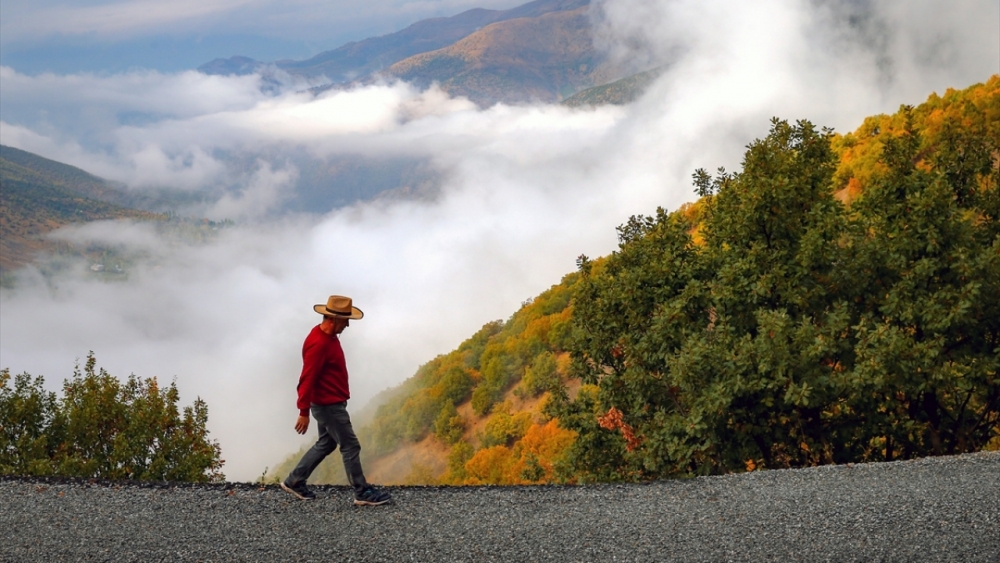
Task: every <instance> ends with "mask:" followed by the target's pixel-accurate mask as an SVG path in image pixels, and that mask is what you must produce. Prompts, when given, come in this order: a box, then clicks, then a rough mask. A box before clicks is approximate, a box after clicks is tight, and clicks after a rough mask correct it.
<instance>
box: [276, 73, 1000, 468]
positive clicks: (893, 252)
mask: <svg viewBox="0 0 1000 563" xmlns="http://www.w3.org/2000/svg"><path fill="white" fill-rule="evenodd" d="M810 127H811V126H809V125H808V124H807V123H803V124H800V125H795V126H790V125H787V124H784V125H782V124H781V123H777V124H776V125H775V129H774V130H773V131H772V135H771V136H769V137H768V139H765V140H762V141H757V142H755V143H754V144H752V145H751V147H750V150H748V153H747V161H746V162H745V167H746V168H745V170H744V172H743V173H741V174H736V175H734V174H730V175H724V176H722V177H719V178H715V179H712V178H710V177H708V176H707V175H704V174H702V173H699V174H696V185H697V186H698V189H699V190H700V191H701V192H702V193H703V194H704V196H703V197H702V198H701V199H700V200H699V201H697V202H695V203H692V204H689V205H685V206H683V207H681V208H680V209H678V210H676V211H674V212H672V213H667V212H660V213H659V214H658V215H657V216H656V217H649V218H646V217H641V216H639V217H636V218H633V220H632V221H630V222H629V223H628V224H626V225H622V226H621V227H619V236H620V239H621V241H622V243H621V248H620V250H619V251H618V252H615V253H614V254H612V255H611V256H609V257H606V258H601V259H598V260H594V261H589V260H587V259H583V260H581V270H580V272H577V273H573V274H569V275H567V276H566V277H565V278H564V279H563V280H562V282H561V283H560V284H558V285H556V286H553V287H552V288H551V289H549V290H548V291H546V292H544V293H542V294H541V295H539V296H538V297H537V298H535V299H534V300H533V301H531V302H528V303H525V304H524V306H523V307H522V308H521V309H520V310H518V311H517V312H516V313H514V314H513V315H512V316H511V317H510V319H508V320H507V321H495V322H492V323H488V324H486V325H485V326H484V327H483V328H482V329H481V330H480V331H479V332H477V333H476V334H474V335H473V336H471V337H470V338H469V339H468V340H466V341H465V342H463V343H462V344H461V345H460V346H459V347H458V349H456V350H454V351H452V352H450V353H448V354H445V355H442V356H439V357H437V358H435V359H434V360H432V361H430V362H428V363H427V364H425V365H424V366H421V367H420V369H419V370H418V371H417V373H416V374H415V375H414V376H413V377H411V378H410V379H408V380H406V381H405V382H404V383H403V384H401V385H400V386H399V387H397V388H394V389H392V390H389V391H387V392H386V393H384V394H383V395H382V396H380V397H377V398H376V399H375V401H374V402H375V404H378V405H380V406H379V407H378V408H377V411H376V413H375V415H374V417H373V418H372V420H371V421H370V422H367V421H366V422H365V423H364V425H363V426H364V427H363V428H362V429H361V431H360V432H359V435H360V436H361V439H362V443H363V447H364V454H363V455H364V463H365V467H366V471H367V473H368V474H369V475H371V476H372V478H373V481H377V482H381V483H407V484H433V483H452V484H483V483H492V484H518V483H542V482H567V481H568V482H574V481H581V480H582V481H587V480H636V479H649V478H662V477H665V476H679V475H691V474H698V473H705V472H708V473H720V472H732V471H749V470H753V469H755V468H759V467H787V466H803V465H818V464H824V463H834V462H835V463H844V462H847V461H873V460H892V459H900V458H910V457H919V456H923V455H935V454H941V453H957V452H961V451H975V450H977V449H993V450H996V449H1000V376H998V367H1000V365H998V362H1000V324H998V319H1000V285H998V283H1000V282H998V281H997V280H1000V76H994V77H992V78H990V80H989V81H987V82H986V83H984V84H977V85H975V86H972V87H969V88H967V89H965V90H962V91H956V90H948V91H947V92H945V93H944V94H943V95H937V94H933V95H931V96H930V97H929V98H928V100H927V101H926V102H925V103H924V104H921V105H920V106H917V107H915V108H908V107H902V108H901V109H900V111H899V112H897V113H895V114H892V115H878V116H872V117H869V118H867V119H866V120H865V121H864V123H863V124H862V125H861V126H860V127H859V128H858V129H857V130H856V131H854V132H851V133H847V134H842V135H841V134H825V133H822V132H819V131H817V130H815V129H810ZM810 131H811V132H810ZM785 134H788V135H791V137H789V139H791V138H799V139H800V141H795V142H791V144H786V145H782V144H781V143H780V142H779V141H780V139H781V138H782V137H781V135H785ZM795 135H800V137H795ZM796 142H801V143H803V144H801V145H796V144H795V143H796ZM807 147H808V149H807ZM772 153H773V154H772ZM806 157H808V159H811V160H800V159H802V158H806ZM788 159H791V160H788ZM762 166H763V167H764V170H765V171H763V172H762V171H761V167H762ZM783 167H784V168H783ZM787 167H791V170H794V171H796V172H795V174H799V173H802V174H805V175H804V176H802V177H801V178H799V177H796V176H794V175H789V172H787V170H786V169H787ZM783 170H785V171H783ZM900 170H902V172H900ZM806 180H808V181H809V182H812V183H811V184H810V185H811V186H812V188H809V189H811V190H814V191H811V192H810V191H809V190H807V189H806V188H804V187H798V186H797V184H796V183H801V182H804V181H806ZM792 182H796V183H792ZM773 198H778V200H781V203H774V202H771V199H773ZM809 198H813V199H814V202H813V203H808V201H809ZM799 199H801V200H802V201H798V200H799ZM786 200H787V201H786ZM792 200H796V201H792ZM776 201H777V200H776ZM758 215H760V216H759V217H758ZM762 225H763V226H767V225H772V226H771V227H768V228H767V230H766V232H765V235H767V237H770V241H771V242H769V243H767V245H763V246H758V245H756V244H755V243H752V240H753V239H754V237H755V236H757V235H755V234H754V233H755V231H754V229H760V228H763V227H762ZM741 229H744V230H745V229H749V230H748V231H746V232H744V230H741ZM777 233H784V234H781V235H779V234H777ZM796 233H798V234H796ZM724 237H730V238H731V240H730V239H729V238H724ZM781 237H785V238H787V239H788V241H789V242H788V243H786V242H780V241H779V238H781ZM800 237H801V238H800ZM824 241H825V242H824ZM746 245H749V246H747V248H743V246H746ZM768 245H770V246H768ZM774 245H777V246H774ZM755 269H760V272H757V271H756V270H755ZM699 280H704V281H699ZM851 315H853V316H854V317H856V318H855V320H850V319H851V318H852V317H851ZM788 319H794V322H792V321H791V320H788ZM759 323H766V324H765V325H764V327H763V328H761V326H760V324H759ZM852 323H853V324H852ZM741 327H748V328H741ZM743 331H746V332H743ZM671 339H674V340H671ZM671 342H673V343H671ZM716 356H718V357H716ZM706 370H707V371H706ZM724 377H731V379H723V378H724ZM358 426H362V424H359V425H358ZM296 460H297V456H292V457H291V458H289V459H288V460H286V461H285V462H284V464H283V465H281V466H280V467H278V468H276V470H275V471H274V472H273V473H272V478H277V477H283V476H284V475H285V474H287V472H288V470H289V469H290V468H291V466H292V465H294V463H295V461H296ZM314 481H316V482H320V483H322V482H342V481H343V469H341V465H340V459H339V457H338V456H336V455H334V456H332V459H328V460H327V461H326V462H324V465H323V466H321V469H320V470H319V471H318V472H317V474H316V475H315V477H314Z"/></svg>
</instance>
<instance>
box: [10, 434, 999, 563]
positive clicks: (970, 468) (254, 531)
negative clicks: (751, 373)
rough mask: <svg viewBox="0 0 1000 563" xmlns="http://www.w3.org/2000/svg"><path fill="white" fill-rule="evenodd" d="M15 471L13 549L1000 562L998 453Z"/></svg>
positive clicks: (110, 553) (292, 557)
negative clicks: (411, 483)
mask: <svg viewBox="0 0 1000 563" xmlns="http://www.w3.org/2000/svg"><path fill="white" fill-rule="evenodd" d="M390 490H391V492H392V494H393V497H394V499H395V501H394V503H393V504H391V505H387V506H382V507H365V508H355V507H353V506H352V504H351V500H352V498H353V497H352V495H351V493H350V491H349V490H348V489H346V488H344V487H333V486H330V487H317V488H316V491H317V493H318V494H319V499H318V500H316V501H308V502H306V501H299V500H296V499H294V498H293V497H291V496H290V495H288V494H287V493H284V492H282V491H281V490H280V489H278V488H277V487H275V486H268V487H263V488H262V487H259V486H256V485H251V484H218V485H184V484H160V485H150V484H137V483H98V482H84V481H67V480H44V479H22V478H11V477H5V478H2V480H0V560H2V561H46V562H52V561H144V562H145V561H206V562H207V561H428V562H431V561H435V562H436V561H475V562H479V561H511V562H514V561H558V562H570V561H657V562H659V561H748V560H753V561H970V562H971V561H984V562H986V561H989V562H994V563H995V562H997V561H1000V453H997V452H993V453H980V454H971V455H964V456H956V457H944V458H933V459H923V460H917V461H906V462H895V463H879V464H857V465H841V466H832V467H818V468H810V469H799V470H787V471H758V472H754V473H746V474H739V475H727V476H722V477H705V478H699V479H692V480H684V481H663V482H656V483H648V484H635V485H596V486H578V487H574V486H566V487H562V486H559V487H556V486H539V487H443V488H437V487H399V488H391V489H390Z"/></svg>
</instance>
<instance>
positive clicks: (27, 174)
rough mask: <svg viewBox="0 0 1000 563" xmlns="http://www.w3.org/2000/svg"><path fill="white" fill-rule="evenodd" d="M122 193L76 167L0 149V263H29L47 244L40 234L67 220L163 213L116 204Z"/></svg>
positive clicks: (8, 265)
mask: <svg viewBox="0 0 1000 563" xmlns="http://www.w3.org/2000/svg"><path fill="white" fill-rule="evenodd" d="M124 197H125V196H124V194H122V192H121V191H120V190H117V189H116V188H114V187H113V186H111V185H110V184H109V183H108V182H106V181H105V180H102V179H101V178H98V177H96V176H93V175H91V174H88V173H87V172H84V171H83V170H80V169H79V168H75V167H73V166H69V165H67V164H62V163H60V162H56V161H53V160H49V159H46V158H42V157H40V156H38V155H35V154H32V153H29V152H26V151H22V150H19V149H15V148H12V147H6V146H5V147H2V149H0V269H2V270H5V271H6V270H10V269H13V268H16V267H19V266H22V265H24V264H26V263H28V262H29V261H30V260H31V257H32V255H33V254H34V253H36V252H39V251H41V250H46V249H51V248H52V244H51V243H49V242H48V241H46V240H44V239H43V238H42V236H43V235H44V234H45V233H48V232H49V231H52V230H54V229H57V228H59V227H61V226H63V225H67V224H69V223H77V222H83V221H95V220H100V219H123V218H129V219H143V220H150V219H163V218H164V216H162V215H159V214H155V213H150V212H147V211H140V210H137V209H130V208H128V207H123V206H122V205H120V204H118V203H117V202H118V201H121V200H123V199H124Z"/></svg>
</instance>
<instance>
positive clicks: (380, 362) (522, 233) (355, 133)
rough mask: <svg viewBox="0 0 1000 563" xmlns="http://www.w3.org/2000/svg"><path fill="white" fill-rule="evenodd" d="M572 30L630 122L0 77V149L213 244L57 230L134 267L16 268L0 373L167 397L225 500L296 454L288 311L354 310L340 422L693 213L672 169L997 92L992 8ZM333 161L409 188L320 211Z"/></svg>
mask: <svg viewBox="0 0 1000 563" xmlns="http://www.w3.org/2000/svg"><path fill="white" fill-rule="evenodd" d="M247 9H249V8H247ZM591 12H592V15H593V19H594V25H595V27H596V30H597V38H598V44H599V46H600V47H601V48H602V49H604V50H606V52H608V53H609V55H610V56H612V57H620V58H622V59H623V60H631V61H640V62H642V63H643V64H642V65H641V66H644V67H646V68H650V67H653V66H659V65H666V69H667V70H666V71H665V72H664V74H663V75H662V76H661V78H660V79H659V80H658V81H657V82H656V83H655V84H654V85H653V86H652V87H651V88H650V89H649V90H648V91H647V93H646V94H645V95H644V96H643V97H642V98H641V99H640V100H638V101H637V102H635V103H633V104H631V105H628V106H624V107H619V106H605V107H600V108H596V109H595V108H590V109H570V108H566V107H563V106H559V105H524V106H507V105H499V104H498V105H494V106H492V107H489V108H479V107H477V106H475V105H474V104H472V103H471V102H469V101H468V100H465V99H454V98H450V97H449V96H448V95H447V94H445V93H444V92H442V91H440V90H439V89H437V88H433V87H432V88H431V89H429V90H425V91H420V90H417V89H415V88H413V87H411V86H410V85H408V84H405V83H389V84H377V85H371V86H366V87H359V88H356V89H353V90H346V91H327V92H324V93H322V94H320V95H319V96H313V95H312V94H310V93H308V92H307V91H304V88H306V87H308V86H309V84H306V83H299V82H294V81H292V80H291V79H288V80H287V82H286V83H284V84H283V85H282V86H281V88H280V91H277V92H275V91H273V90H270V91H268V90H267V89H266V88H264V89H262V85H263V83H262V78H261V77H260V76H258V75H249V76H230V77H223V76H206V75H203V74H199V73H197V72H193V71H187V72H178V73H163V72H157V71H148V70H135V71H130V72H124V73H115V74H101V73H96V74H90V73H83V74H37V75H32V74H27V73H23V72H20V71H19V70H18V69H16V68H11V67H3V68H2V69H0V99H2V100H3V102H2V106H0V119H2V124H0V142H2V143H3V144H4V145H8V146H13V147H17V148H20V149H23V150H27V151H31V152H34V153H37V154H40V155H42V156H45V157H47V158H51V159H54V160H58V161H60V162H65V163H68V164H72V165H74V166H78V167H80V168H83V169H84V170H87V171H88V172H91V173H93V174H96V175H98V176H101V177H104V178H107V179H109V180H114V181H118V182H122V183H123V184H125V185H127V186H128V189H129V190H135V191H140V192H141V191H143V190H167V191H174V192H176V193H178V194H186V195H192V194H194V195H198V194H202V195H203V196H205V197H202V198H201V199H199V198H197V197H194V198H192V201H194V203H191V204H190V205H189V207H188V208H186V209H185V213H187V214H190V215H192V216H195V217H206V218H209V219H212V220H222V219H231V220H233V221H234V222H235V225H234V226H231V227H225V228H221V229H220V230H219V231H217V233H216V236H215V237H214V238H212V239H211V240H209V241H208V242H204V243H200V244H195V243H190V242H183V241H180V240H177V239H176V238H170V237H164V236H163V235H161V234H159V233H158V231H157V230H156V229H155V228H154V227H153V226H152V225H150V224H143V223H134V224H133V223H122V222H99V223H91V224H86V225H83V226H78V227H72V228H65V229H63V230H61V231H58V232H57V233H55V234H54V235H53V236H55V237H58V238H62V239H64V240H70V241H73V242H74V243H75V244H84V243H85V242H87V241H92V242H94V243H99V244H102V245H106V246H119V247H121V248H125V249H129V251H130V252H134V253H136V255H139V256H142V259H141V260H138V261H136V262H135V263H134V264H133V265H132V266H131V270H130V272H129V276H128V279H127V280H126V281H115V282H107V281H100V280H97V279H95V278H94V277H93V276H89V275H87V272H88V270H87V267H88V264H85V263H81V264H79V265H78V266H77V267H76V268H71V269H67V270H64V271H62V272H61V273H58V274H55V275H50V274H46V275H43V273H42V271H41V270H40V269H38V268H35V267H28V268H25V269H23V270H21V271H20V272H19V273H18V274H17V279H16V284H15V287H14V288H13V289H3V290H2V291H0V367H9V368H10V369H11V371H12V372H16V373H20V372H22V371H27V372H30V373H32V374H35V375H44V376H45V377H46V384H47V386H48V387H49V388H51V389H53V390H55V389H58V388H59V387H60V385H61V383H62V380H63V379H64V378H66V377H68V376H69V375H70V374H71V371H72V369H73V365H74V363H75V362H76V361H78V360H79V359H82V358H84V357H85V356H86V354H87V352H88V351H89V350H93V351H94V352H95V354H96V356H97V359H98V364H99V365H100V366H103V367H105V368H106V369H107V370H108V371H110V372H111V373H112V374H114V375H116V376H118V377H120V378H124V377H127V376H128V375H129V374H130V373H135V374H137V375H139V376H143V377H151V376H157V377H158V378H159V379H160V380H161V381H171V380H173V379H174V378H176V381H177V384H178V386H179V388H180V391H181V395H182V403H184V404H190V402H191V401H192V400H193V399H194V398H195V397H196V396H200V397H202V398H203V399H205V400H206V401H207V403H208V405H209V413H210V419H209V428H210V430H211V437H212V438H214V439H217V440H218V441H219V442H220V444H221V446H222V451H223V456H222V457H223V458H224V459H225V460H226V465H225V467H224V468H223V470H224V472H225V473H226V476H227V478H229V479H230V480H250V479H253V478H256V477H257V476H259V475H260V474H261V472H262V471H263V469H264V468H265V466H269V465H270V466H273V465H274V464H275V463H277V462H278V461H280V460H281V459H282V458H283V457H285V456H286V455H287V454H289V453H291V452H293V451H295V450H297V449H298V448H299V446H300V445H301V444H302V443H303V440H304V439H312V438H313V435H312V431H310V434H309V436H308V437H307V438H301V437H299V436H298V435H296V434H295V433H294V431H293V429H292V425H293V424H294V422H295V418H296V415H297V412H296V409H295V396H296V395H295V386H296V383H297V380H298V375H299V370H300V368H301V345H302V341H303V339H304V338H305V336H306V334H307V333H308V331H309V330H310V329H311V328H312V326H314V325H315V324H316V323H317V322H318V321H319V316H318V315H316V314H315V313H313V312H312V306H313V305H314V304H316V303H322V302H324V301H325V300H326V297H327V296H328V295H330V294H331V293H336V294H343V295H348V296H351V297H353V298H354V302H355V305H356V306H358V307H359V308H361V309H362V310H363V311H364V312H365V318H364V319H363V320H361V321H356V322H352V323H351V326H350V328H348V329H347V330H346V331H345V333H344V334H343V336H342V342H343V343H344V348H345V351H346V354H347V361H348V366H349V369H350V373H351V389H352V395H353V397H352V400H351V404H352V411H357V410H358V409H359V408H360V407H361V406H363V405H364V404H365V403H366V402H368V401H369V400H370V399H371V398H372V397H373V396H374V395H375V394H376V393H377V392H378V391H380V390H382V389H385V388H387V387H390V386H393V385H396V384H398V383H400V382H401V381H403V380H404V379H405V378H407V377H409V376H411V375H413V373H414V372H415V371H416V369H417V367H419V366H420V365H421V364H422V363H424V362H427V361H428V360H430V359H432V358H433V357H434V356H436V355H438V354H442V353H445V352H448V351H450V350H452V349H454V348H455V347H456V346H457V345H458V344H459V343H460V342H461V341H462V340H463V339H465V338H467V337H468V336H471V335H472V333H473V332H475V331H476V330H477V329H478V328H480V327H481V326H482V325H483V324H484V323H486V322H488V321H491V320H494V319H506V318H507V317H509V316H510V315H511V314H512V313H513V312H514V311H516V310H517V309H518V307H520V305H521V303H522V302H523V301H525V300H526V299H529V298H531V297H532V296H534V295H537V294H538V293H539V292H541V291H543V290H545V289H546V288H548V287H549V286H551V285H553V284H555V283H558V282H559V280H560V278H561V277H562V276H563V275H565V274H567V273H569V272H571V271H573V270H574V268H575V260H576V258H577V256H579V255H580V254H587V255H589V256H592V257H593V256H600V255H604V254H607V253H610V252H611V251H613V250H614V249H615V248H616V244H617V238H616V233H615V227H616V226H617V225H619V224H621V223H622V222H624V221H625V220H627V219H628V217H629V216H630V215H632V214H649V213H653V212H654V211H655V209H656V207H657V206H663V207H665V208H667V209H676V208H677V207H678V206H680V205H681V204H683V203H685V202H688V201H692V200H693V199H694V198H695V195H694V193H693V189H692V187H691V181H690V177H691V173H692V172H693V171H694V169H695V168H699V167H704V168H707V169H709V170H714V169H715V168H717V167H719V166H725V167H726V168H727V169H729V170H735V169H739V163H740V158H741V156H742V153H743V150H744V148H745V146H746V145H747V144H748V143H749V142H750V141H752V140H753V139H754V138H759V137H763V136H764V135H766V134H767V130H768V127H769V119H770V118H771V117H772V116H777V117H780V118H784V119H789V120H795V119H809V120H810V121H812V122H813V123H815V124H817V125H821V126H830V127H834V128H835V129H836V130H837V131H841V132H846V131H850V130H853V129H854V128H856V127H857V126H858V125H860V123H861V120H862V119H863V118H864V117H865V116H868V115H872V114H876V113H881V112H891V111H895V110H896V109H897V108H898V106H899V105H900V104H903V103H906V104H919V103H921V102H922V101H924V100H925V99H926V97H927V96H928V95H929V94H930V93H931V92H935V91H936V92H938V93H943V92H944V90H945V89H946V88H948V87H955V88H964V87H966V86H968V85H970V84H973V83H976V82H982V81H984V80H986V79H987V78H988V77H989V76H990V75H991V74H995V73H997V72H1000V6H998V4H997V3H996V2H994V1H964V2H963V1H948V2H944V1H940V2H930V1H902V0H900V1H897V2H866V1H860V0H859V1H847V0H844V1H840V2H832V1H808V0H772V1H765V2H755V3H752V4H751V3H745V2H735V1H730V2H724V1H694V0H690V1H667V0H659V1H656V2H651V1H649V0H618V1H615V2H610V1H607V2H596V3H594V4H592V6H591ZM222 55H225V56H228V53H226V54H220V56H222ZM358 161H361V162H364V163H367V164H365V166H363V167H361V168H358V170H360V172H356V173H355V176H357V175H358V174H360V178H361V180H362V183H363V180H364V175H365V174H372V175H374V174H376V173H380V172H378V171H380V170H381V171H382V172H385V170H386V168H387V167H388V168H391V167H392V166H394V164H393V163H409V164H406V166H402V165H401V167H399V170H402V172H399V173H396V172H392V171H391V170H390V171H389V172H385V176H384V177H380V179H378V180H377V182H379V183H378V189H372V190H371V193H359V194H358V196H359V197H363V199H362V200H361V201H354V202H353V203H350V204H346V203H347V201H348V200H350V199H351V198H346V199H345V198H344V196H343V194H338V193H335V192H336V189H337V188H336V186H335V185H332V184H331V185H330V186H325V185H324V184H323V177H324V176H323V175H322V174H319V175H317V174H316V173H315V170H316V169H320V170H325V169H326V168H329V167H330V166H333V165H334V164H335V163H344V162H358ZM394 170H395V169H394ZM386 178H389V179H390V180H392V181H389V180H386ZM397 180H398V182H403V185H401V186H400V185H399V183H398V182H397ZM373 181H374V180H373ZM394 182H396V184H395V185H394ZM393 188H395V189H393ZM383 189H385V190H387V191H381V193H375V192H379V191H380V190H383ZM324 190H328V192H325V191H324ZM338 198H340V199H338ZM341 200H342V201H343V203H339V202H340V201H341ZM303 201H307V202H308V204H304V203H303Z"/></svg>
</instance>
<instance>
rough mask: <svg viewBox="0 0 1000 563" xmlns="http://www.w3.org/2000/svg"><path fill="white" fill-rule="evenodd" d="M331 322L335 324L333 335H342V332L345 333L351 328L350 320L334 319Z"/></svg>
mask: <svg viewBox="0 0 1000 563" xmlns="http://www.w3.org/2000/svg"><path fill="white" fill-rule="evenodd" d="M331 320H332V322H333V333H334V334H340V333H341V332H344V329H345V328H347V327H349V326H351V321H350V319H341V318H339V317H334V318H333V319H331Z"/></svg>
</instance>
